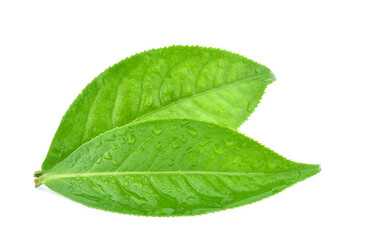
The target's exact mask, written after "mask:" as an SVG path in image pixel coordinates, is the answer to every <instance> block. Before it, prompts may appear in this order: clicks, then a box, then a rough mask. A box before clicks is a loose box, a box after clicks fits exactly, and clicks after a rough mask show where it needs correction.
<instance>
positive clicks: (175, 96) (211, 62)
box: [42, 46, 275, 171]
mask: <svg viewBox="0 0 368 240" xmlns="http://www.w3.org/2000/svg"><path fill="white" fill-rule="evenodd" d="M274 80H275V77H274V75H273V74H272V72H271V71H270V70H269V69H268V68H267V67H265V66H262V65H260V64H258V63H256V62H253V61H252V60H249V59H247V58H245V57H242V56H240V55H238V54H234V53H231V52H227V51H223V50H220V49H214V48H203V47H189V46H172V47H168V48H162V49H154V50H150V51H146V52H143V53H140V54H136V55H134V56H132V57H130V58H127V59H125V60H123V61H121V62H119V63H117V64H115V65H114V66H112V67H110V68H108V69H107V70H106V71H104V72H103V73H101V74H100V75H99V76H98V77H96V78H95V79H94V80H93V81H92V82H91V83H90V84H88V85H87V87H86V88H85V89H84V90H83V91H82V93H81V94H79V96H78V97H77V98H76V99H75V101H74V102H73V103H72V105H71V106H70V108H69V109H68V111H67V112H66V113H65V115H64V117H63V119H62V121H61V123H60V126H59V128H58V130H57V132H56V134H55V136H54V139H53V141H52V143H51V146H50V149H49V151H48V153H47V156H46V159H45V161H44V163H43V165H42V170H43V171H46V170H49V169H51V168H52V167H53V166H55V165H56V164H57V163H59V162H61V161H63V160H64V159H65V158H67V157H68V156H69V155H70V154H71V153H72V152H73V151H74V150H76V149H77V148H78V147H79V146H81V145H82V144H83V143H86V142H88V141H89V140H91V139H92V138H94V137H96V136H97V135H99V134H101V133H104V132H106V131H108V130H111V129H113V128H116V127H120V126H124V125H126V124H129V123H133V122H142V121H147V120H155V119H173V118H190V119H198V120H204V121H210V122H214V123H218V124H223V125H226V126H229V127H231V128H234V129H235V128H237V127H239V126H240V125H241V124H242V123H243V122H244V121H245V120H246V119H247V118H248V117H249V115H250V114H251V113H252V112H253V110H254V108H255V107H256V106H257V104H258V103H259V101H260V99H261V97H262V95H263V93H264V90H265V88H266V86H267V85H268V84H269V83H271V82H273V81H274ZM183 124H185V122H183ZM153 131H154V132H155V133H156V134H160V130H159V129H154V130H153ZM187 131H188V132H189V133H191V135H195V134H196V133H195V132H194V131H192V130H191V129H190V128H189V129H187ZM119 134H120V133H117V134H116V135H119ZM140 134H143V133H140V132H137V134H136V136H129V137H128V138H127V139H121V141H125V140H127V141H128V143H134V141H135V140H134V137H137V136H138V135H140ZM114 137H116V136H106V138H107V139H106V140H110V141H114Z"/></svg>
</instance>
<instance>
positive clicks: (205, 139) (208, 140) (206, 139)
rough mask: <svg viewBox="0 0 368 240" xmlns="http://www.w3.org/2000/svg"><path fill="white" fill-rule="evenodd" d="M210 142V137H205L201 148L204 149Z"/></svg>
mask: <svg viewBox="0 0 368 240" xmlns="http://www.w3.org/2000/svg"><path fill="white" fill-rule="evenodd" d="M209 142H210V138H209V137H204V139H203V141H202V142H201V144H200V145H201V146H202V147H203V146H204V145H206V144H207V143H209Z"/></svg>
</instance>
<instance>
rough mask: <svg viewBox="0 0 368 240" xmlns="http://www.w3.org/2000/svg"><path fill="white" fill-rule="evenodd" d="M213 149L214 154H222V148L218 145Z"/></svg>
mask: <svg viewBox="0 0 368 240" xmlns="http://www.w3.org/2000/svg"><path fill="white" fill-rule="evenodd" d="M213 149H214V151H215V153H217V154H219V155H221V154H224V150H223V149H222V147H221V146H220V144H218V143H216V144H215V146H214V148H213Z"/></svg>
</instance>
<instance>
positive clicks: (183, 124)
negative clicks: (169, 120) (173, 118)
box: [180, 120, 189, 127]
mask: <svg viewBox="0 0 368 240" xmlns="http://www.w3.org/2000/svg"><path fill="white" fill-rule="evenodd" d="M188 123H189V120H181V121H180V126H182V127H184V126H185V125H187V124H188Z"/></svg>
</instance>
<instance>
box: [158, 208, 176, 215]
mask: <svg viewBox="0 0 368 240" xmlns="http://www.w3.org/2000/svg"><path fill="white" fill-rule="evenodd" d="M174 211H175V209H173V208H163V209H161V214H163V215H169V214H171V213H173V212H174Z"/></svg>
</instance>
